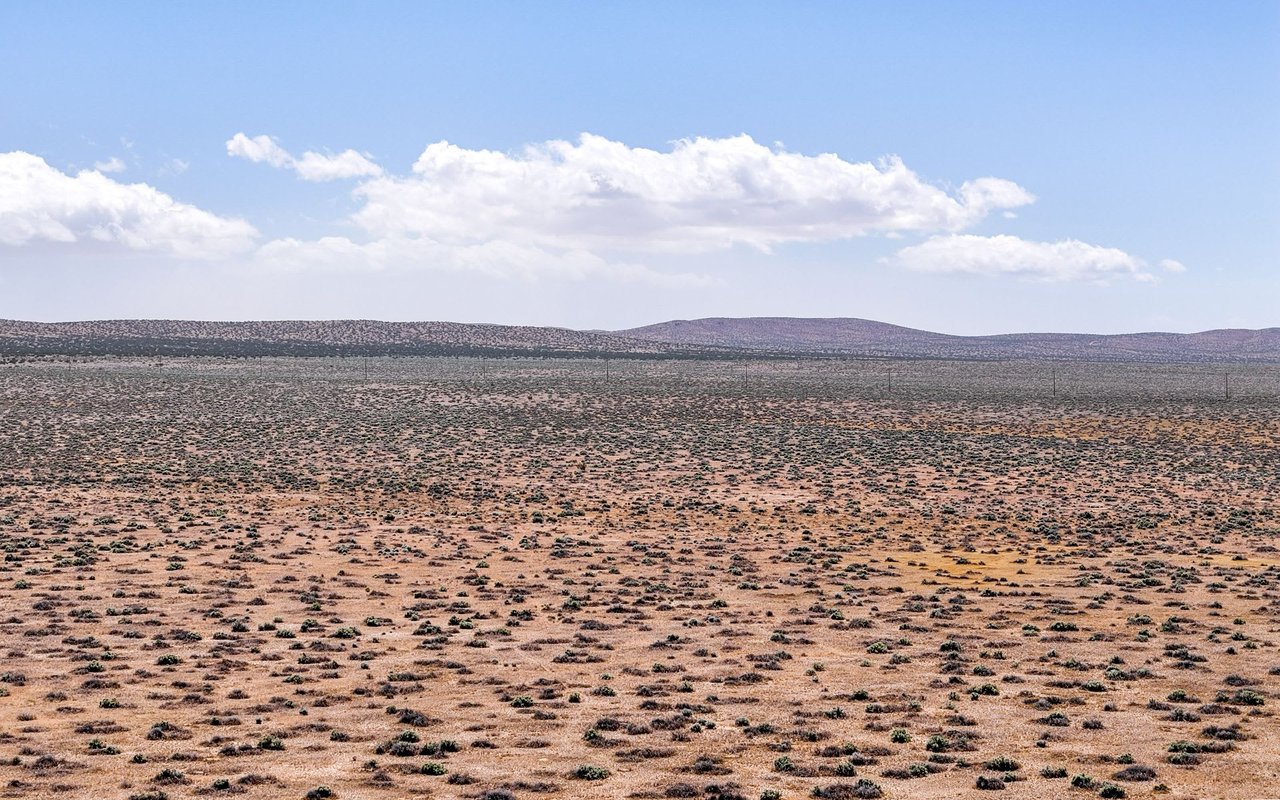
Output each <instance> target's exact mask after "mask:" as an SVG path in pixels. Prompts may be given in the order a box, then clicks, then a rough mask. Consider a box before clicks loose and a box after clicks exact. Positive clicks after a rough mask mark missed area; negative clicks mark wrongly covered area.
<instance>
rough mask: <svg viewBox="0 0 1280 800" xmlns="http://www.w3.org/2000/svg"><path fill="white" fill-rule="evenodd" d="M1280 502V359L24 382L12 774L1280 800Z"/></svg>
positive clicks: (90, 779) (719, 365)
mask: <svg viewBox="0 0 1280 800" xmlns="http://www.w3.org/2000/svg"><path fill="white" fill-rule="evenodd" d="M566 335H568V334H566ZM576 342H577V340H576V339H574V340H573V341H571V342H570V345H568V346H573V347H577V346H578V344H577V343H576ZM588 344H589V343H588ZM584 346H585V345H584ZM1228 395H1229V397H1228ZM1278 506H1280V366H1275V365H1266V364H1255V365H1251V366H1239V365H1237V366H1234V367H1218V366H1212V367H1211V366H1205V365H1199V366H1194V365H1192V366H1170V365H1139V364H1096V363H1095V364H1083V363H1071V364H1057V365H1050V364H1048V363H1037V362H989V363H975V362H955V361H933V362H913V361H902V362H887V363H886V362H860V361H837V360H828V361H809V360H795V361H784V360H772V361H754V362H738V361H707V360H613V361H612V362H609V363H607V364H606V362H604V361H603V360H590V359H585V360H554V359H528V360H522V359H508V360H498V359H485V360H478V359H455V358H438V359H433V358H372V359H359V358H357V359H352V358H348V359H337V358H296V359H289V358H279V359H221V358H191V359H174V358H166V359H164V360H163V361H162V362H161V361H158V360H157V359H155V358H147V359H143V358H134V359H130V358H90V359H85V358H78V359H76V360H75V361H57V360H43V361H30V362H28V361H23V362H22V363H6V364H3V365H0V546H2V547H3V550H4V562H3V569H2V571H0V603H2V606H0V660H2V662H3V663H0V695H2V696H0V796H3V797H12V798H53V797H57V798H66V800H78V799H79V798H93V800H116V798H119V800H125V799H126V798H134V799H135V800H160V798H175V799H176V798H195V797H200V798H217V797H223V796H237V797H244V798H247V799H248V800H254V799H255V798H299V800H301V798H304V797H306V798H316V799H318V798H325V797H333V798H341V799H342V800H349V799H353V798H367V799H368V800H381V799H382V798H386V800H392V799H393V798H397V799H398V798H406V797H439V798H447V797H459V798H466V797H475V798H488V799H489V800H499V799H500V798H510V797H516V798H547V800H568V799H569V798H600V797H617V798H681V797H691V798H706V799H707V800H716V799H717V798H719V799H720V800H727V799H728V798H737V797H741V798H750V799H751V800H755V798H764V799H767V798H805V797H818V798H874V797H885V798H939V799H941V798H955V797H970V796H982V797H986V796H994V797H1001V796H1005V797H1017V798H1055V800H1056V799H1057V798H1074V797H1079V798H1088V797H1104V798H1117V797H1131V798H1147V797H1168V798H1187V799H1190V798H1196V799H1197V800H1208V799H1210V798H1268V797H1280V788H1277V786H1278V785H1280V783H1278V782H1280V723H1278V722H1277V720H1276V719H1275V717H1274V714H1275V712H1276V710H1277V706H1280V651H1278V650H1277V642H1278V641H1280V550H1278V549H1277V547H1278V546H1280V508H1278ZM1001 792H1003V794H1001Z"/></svg>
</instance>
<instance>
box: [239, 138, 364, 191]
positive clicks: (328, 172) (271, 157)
mask: <svg viewBox="0 0 1280 800" xmlns="http://www.w3.org/2000/svg"><path fill="white" fill-rule="evenodd" d="M227 155H229V156H234V157H236V158H244V159H247V160H249V161H252V162H254V163H257V164H261V163H266V164H270V165H271V166H273V167H276V168H277V169H292V170H293V171H294V172H296V173H298V177H300V178H302V179H303V180H306V181H334V180H342V179H344V178H370V177H375V176H378V175H381V174H382V167H379V166H378V165H377V164H375V163H373V162H372V161H370V160H369V159H368V158H367V157H366V156H364V155H361V154H360V153H357V152H356V151H355V150H344V151H342V152H341V153H338V154H337V155H327V154H324V153H316V152H312V151H310V150H308V151H307V152H305V153H303V154H302V157H301V158H294V157H293V155H292V154H290V153H289V151H288V150H285V149H284V148H283V147H281V146H280V144H279V143H278V142H276V140H275V139H274V138H272V137H270V136H266V135H262V136H253V137H250V136H246V135H244V134H243V133H237V134H236V135H235V136H232V137H231V138H230V139H228V140H227Z"/></svg>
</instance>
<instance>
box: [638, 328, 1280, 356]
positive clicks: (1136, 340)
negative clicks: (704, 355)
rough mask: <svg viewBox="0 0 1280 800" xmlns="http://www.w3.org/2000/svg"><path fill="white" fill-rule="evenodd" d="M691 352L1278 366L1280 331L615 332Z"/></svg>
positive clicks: (848, 330) (898, 329)
mask: <svg viewBox="0 0 1280 800" xmlns="http://www.w3.org/2000/svg"><path fill="white" fill-rule="evenodd" d="M615 333H617V334H618V335H620V336H625V337H628V338H631V339H648V340H650V341H655V342H666V343H669V344H680V345H687V346H702V347H708V346H716V347H733V348H749V349H754V350H767V351H775V352H785V353H807V354H831V355H845V356H862V357H905V358H956V359H1015V358H1043V359H1060V360H1073V361H1081V360H1089V361H1157V362H1163V361H1168V362H1179V361H1181V362H1206V361H1280V328H1264V329H1262V330H1230V329H1224V330H1213V331H1204V332H1203V333H1125V334H1114V335H1104V334H1085V333H1008V334H1001V335H997V336H951V335H948V334H944V333H931V332H929V331H922V330H916V329H915V328H904V327H902V326H899V325H890V324H888V323H884V322H874V321H872V320H866V319H854V318H839V317H838V318H829V319H817V318H796V317H742V318H735V317H709V318H706V319H694V320H673V321H671V322H661V323H658V324H657V325H646V326H644V327H641V328H631V329H628V330H621V331H615Z"/></svg>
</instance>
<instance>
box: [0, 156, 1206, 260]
mask: <svg viewBox="0 0 1280 800" xmlns="http://www.w3.org/2000/svg"><path fill="white" fill-rule="evenodd" d="M226 151H227V154H228V155H229V156H231V157H234V158H242V159H245V160H248V161H251V162H254V163H258V164H266V165H269V166H272V167H275V168H277V169H286V170H290V171H292V172H294V173H295V174H296V175H297V176H298V177H299V178H301V179H302V180H305V181H333V180H341V179H349V180H355V181H356V183H355V185H354V187H353V188H352V190H351V191H352V197H353V199H354V200H355V201H356V204H357V208H356V210H355V211H354V213H352V214H350V215H349V216H348V217H347V218H346V219H345V220H342V221H341V224H342V233H341V234H338V233H336V232H335V234H334V235H325V236H321V237H319V238H316V239H313V240H300V239H296V238H289V237H285V238H280V239H275V240H273V241H268V242H266V243H265V244H261V243H260V242H259V239H260V237H259V234H258V232H257V230H256V229H255V228H254V227H253V226H252V225H250V224H249V223H247V222H245V221H243V220H239V219H231V218H226V217H221V216H218V215H216V214H213V213H210V212H208V211H204V210H202V209H199V208H196V207H195V206H191V205H187V204H184V203H180V202H177V201H175V200H174V199H173V198H171V197H169V196H168V195H166V194H164V193H163V192H160V191H159V190H157V189H155V188H153V187H151V186H148V185H146V184H142V183H133V184H125V183H120V182H118V181H116V180H114V179H112V178H111V177H108V175H107V174H106V173H109V172H117V171H119V170H122V169H124V167H125V164H124V162H123V161H121V160H120V159H117V158H112V159H109V160H108V161H105V162H100V163H99V164H98V165H97V168H96V169H94V170H85V171H82V172H79V173H77V174H75V175H71V174H67V173H64V172H61V171H59V170H58V169H55V168H53V167H51V166H49V165H48V164H46V163H45V162H44V161H43V160H42V159H40V158H39V157H37V156H34V155H31V154H28V153H21V152H15V153H7V154H0V245H8V246H10V247H21V246H24V245H28V244H32V243H40V242H44V243H57V244H59V245H65V246H71V245H74V246H78V247H82V248H84V247H91V248H98V249H99V251H100V250H101V249H102V248H107V247H113V248H117V249H122V250H124V251H131V252H144V253H159V254H164V255H168V256H171V257H175V258H178V259H200V260H226V261H236V262H238V263H243V264H247V265H250V266H256V267H260V268H265V269H276V270H286V271H297V270H306V269H318V270H351V269H364V270H446V271H460V272H473V273H480V274H486V275H492V276H502V277H515V278H522V279H528V280H534V279H537V278H540V277H544V276H545V277H555V278H563V279H582V278H587V277H597V276H601V277H608V278H612V279H616V280H623V281H641V282H647V283H654V284H659V285H667V286H699V285H706V284H708V283H714V282H715V281H712V280H711V279H710V278H708V277H706V276H704V275H700V274H697V273H693V272H665V271H662V270H658V269H654V268H652V267H650V266H649V265H647V264H646V263H645V262H646V260H652V259H654V258H658V259H661V260H662V263H689V260H690V259H691V258H693V257H696V256H698V255H700V254H706V253H710V252H715V251H725V250H729V249H732V248H735V247H747V248H752V249H755V250H757V251H760V252H765V253H768V252H772V251H773V250H774V249H776V248H778V247H780V246H784V245H787V244H791V243H816V244H821V243H829V242H837V241H842V240H849V239H854V238H859V237H866V236H880V237H891V238H905V237H912V238H918V239H919V238H923V239H924V240H923V241H921V242H920V243H918V244H912V245H909V246H907V247H904V248H902V249H901V250H899V251H898V252H897V254H896V255H894V256H892V257H890V258H887V259H884V262H885V263H887V264H889V265H891V266H895V267H898V268H901V269H906V270H912V271H917V272H931V273H960V274H970V275H983V276H996V275H1004V276H1016V277H1023V278H1030V279H1035V280H1043V281H1091V282H1098V283H1102V282H1107V281H1110V280H1113V279H1116V278H1127V279H1133V280H1139V281H1150V280H1154V279H1155V274H1156V272H1157V271H1164V272H1170V273H1176V272H1182V271H1184V270H1185V267H1184V266H1183V265H1182V264H1180V263H1178V262H1176V261H1172V260H1169V259H1166V260H1164V261H1161V262H1159V263H1158V264H1157V265H1156V266H1155V267H1154V268H1153V267H1152V266H1151V265H1149V264H1148V263H1147V262H1146V261H1144V260H1142V259H1140V258H1138V257H1136V256H1133V255H1130V254H1128V253H1126V252H1124V251H1122V250H1118V249H1115V248H1110V247H1100V246H1097V245H1092V244H1088V243H1085V242H1081V241H1078V240H1075V239H1067V240H1063V241H1058V242H1034V241H1027V240H1024V239H1021V238H1018V237H1016V236H1011V235H995V236H978V235H974V234H971V233H966V232H965V231H966V230H968V229H971V228H972V227H974V226H975V225H977V224H979V223H981V222H983V221H985V220H988V219H990V218H993V217H994V218H996V219H1001V218H1008V217H1012V216H1016V215H1015V214H1014V210H1015V209H1019V208H1022V207H1024V206H1027V205H1029V204H1031V203H1034V202H1035V197H1034V195H1032V194H1031V193H1030V192H1029V191H1027V190H1026V189H1024V188H1023V187H1021V186H1019V185H1018V184H1016V183H1014V182H1013V181H1009V180H1006V179H1003V178H998V177H991V176H985V177H976V178H972V179H970V180H967V181H965V182H963V183H961V184H960V185H959V186H956V187H940V186H937V185H935V184H933V183H930V182H928V181H926V180H925V179H923V178H922V177H921V176H920V175H918V174H917V173H915V172H914V171H912V170H911V169H910V168H908V167H907V166H906V164H904V163H903V162H902V160H901V159H899V158H896V157H889V158H885V159H882V160H880V161H877V162H859V161H847V160H845V159H842V158H840V157H839V156H837V155H835V154H831V153H824V154H819V155H803V154H798V153H791V152H788V151H786V150H785V149H783V148H781V147H776V146H775V147H769V146H766V145H762V144H759V143H757V142H756V141H755V140H753V139H752V138H751V137H750V136H746V135H740V136H732V137H728V138H722V139H712V138H702V137H699V138H692V139H682V140H679V141H677V142H674V143H672V144H671V145H670V147H669V148H668V149H666V150H662V151H659V150H652V149H646V148H641V147H631V146H629V145H626V144H624V143H622V142H617V141H612V140H610V139H606V138H604V137H601V136H596V135H593V134H589V133H584V134H582V135H581V136H579V137H578V139H577V140H575V141H565V140H553V141H548V142H543V143H540V144H535V145H529V146H527V147H525V148H523V149H521V150H519V151H515V152H510V153H507V152H498V151H493V150H473V149H467V148H464V147H460V146H458V145H455V144H451V143H449V142H447V141H441V142H436V143H434V144H430V145H428V146H427V147H426V148H425V149H424V150H423V151H422V154H421V155H420V156H419V157H418V158H417V160H416V161H415V162H414V164H413V166H412V168H411V169H410V170H409V171H408V172H407V173H405V174H400V175H394V174H388V173H387V172H385V171H384V170H383V168H382V167H380V166H379V165H377V164H375V163H373V162H372V161H371V160H369V158H368V157H366V156H365V155H362V154H361V153H358V152H356V151H355V150H345V151H343V152H341V153H338V154H336V155H334V154H323V153H317V152H313V151H307V152H304V153H303V154H302V155H301V156H295V155H293V154H292V153H290V152H289V151H288V150H286V149H285V148H284V147H282V146H281V145H280V143H279V142H278V141H277V140H276V139H275V138H274V137H272V136H268V135H258V136H252V137H250V136H248V135H246V134H244V133H237V134H235V135H234V136H232V137H231V138H230V139H228V140H227V141H226ZM184 166H185V164H184ZM925 237H927V238H925ZM680 258H683V259H684V262H681V261H680V260H679V259H680Z"/></svg>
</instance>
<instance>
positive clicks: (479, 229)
mask: <svg viewBox="0 0 1280 800" xmlns="http://www.w3.org/2000/svg"><path fill="white" fill-rule="evenodd" d="M355 193H356V195H357V197H358V198H360V199H362V200H363V201H364V206H363V207H362V208H361V209H360V210H359V211H358V212H357V213H356V214H355V215H354V217H353V219H354V221H355V222H356V223H357V224H358V225H359V226H361V227H362V228H363V229H364V230H365V231H367V232H368V233H369V234H370V235H371V236H374V237H387V236H405V237H428V238H431V239H433V240H436V241H441V242H448V243H459V244H462V243H480V242H489V241H507V242H513V243H517V244H521V245H533V246H538V247H553V248H564V249H575V248H576V249H585V250H591V251H599V250H615V249H616V250H627V251H666V252H683V253H697V252H706V251H710V250H716V249H723V248H727V247H731V246H733V245H736V244H745V245H748V246H751V247H755V248H758V249H760V250H764V251H768V250H770V249H771V248H772V247H773V246H775V245H778V244H782V243H786V242H824V241H833V240H839V239H849V238H854V237H858V236H864V235H868V234H883V235H891V234H894V233H901V232H911V231H925V232H928V231H939V230H943V231H954V230H961V229H964V228H966V227H968V226H970V225H973V224H974V223H976V222H978V221H979V220H981V219H983V218H984V217H985V216H986V215H987V214H988V213H990V212H992V211H996V210H1002V209H1008V208H1016V207H1019V206H1024V205H1027V204H1028V203H1031V202H1033V201H1034V199H1035V198H1034V197H1033V196H1032V195H1031V194H1030V193H1029V192H1027V191H1026V190H1025V189H1023V188H1022V187H1020V186H1018V185H1017V184H1015V183H1013V182H1011V181H1007V180H1003V179H1000V178H990V177H987V178H978V179H976V180H972V181H968V182H966V183H964V184H962V185H961V186H960V187H959V189H958V190H957V191H956V192H955V193H948V192H946V191H944V190H943V189H941V188H938V187H937V186H934V185H932V184H930V183H928V182H926V181H924V180H923V179H921V178H920V177H919V176H918V175H917V174H916V173H914V172H912V171H911V170H910V169H908V168H907V167H906V165H905V164H903V163H902V161H901V160H900V159H897V158H888V159H885V160H883V161H881V162H879V163H875V164H872V163H868V162H849V161H845V160H843V159H841V158H840V157H839V156H836V155H834V154H829V153H828V154H822V155H817V156H806V155H800V154H796V153H789V152H785V151H781V150H775V149H771V148H769V147H766V146H764V145H761V144H757V143H756V142H755V141H754V140H752V139H751V137H749V136H746V135H742V136H735V137H730V138H726V139H705V138H696V139H688V140H681V141H679V142H676V143H675V144H674V145H673V146H672V148H671V149H670V150H669V151H666V152H659V151H656V150H648V149H644V148H634V147H629V146H627V145H625V144H623V143H621V142H615V141H611V140H609V139H605V138H603V137H600V136H594V135H592V134H583V135H582V136H581V137H579V139H578V141H577V142H576V143H574V142H567V141H550V142H545V143H543V144H540V145H534V146H529V147H526V148H525V149H524V150H522V151H520V152H518V153H515V154H508V153H501V152H495V151H491V150H468V149H465V148H461V147H458V146H456V145H453V144H450V143H448V142H437V143H435V144H432V145H430V146H428V147H427V148H426V150H424V151H423V153H422V155H421V156H420V157H419V158H418V160H417V162H416V163H415V164H414V165H413V172H412V174H411V175H408V176H402V177H392V176H387V177H380V178H375V179H372V180H368V181H365V182H363V183H362V184H360V185H359V186H358V187H357V188H356V192H355Z"/></svg>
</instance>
